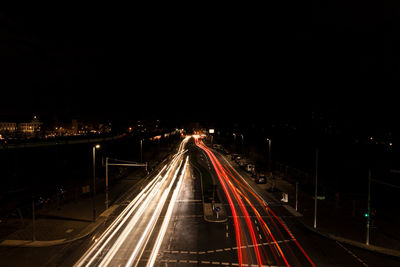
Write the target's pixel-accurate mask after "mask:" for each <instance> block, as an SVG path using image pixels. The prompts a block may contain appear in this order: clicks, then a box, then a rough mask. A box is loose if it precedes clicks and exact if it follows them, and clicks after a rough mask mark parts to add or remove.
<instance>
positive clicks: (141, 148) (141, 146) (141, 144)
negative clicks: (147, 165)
mask: <svg viewBox="0 0 400 267" xmlns="http://www.w3.org/2000/svg"><path fill="white" fill-rule="evenodd" d="M142 162H143V139H140V163H142Z"/></svg>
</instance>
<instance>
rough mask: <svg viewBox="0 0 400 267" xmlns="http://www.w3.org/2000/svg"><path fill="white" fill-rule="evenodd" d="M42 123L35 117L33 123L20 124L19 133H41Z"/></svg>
mask: <svg viewBox="0 0 400 267" xmlns="http://www.w3.org/2000/svg"><path fill="white" fill-rule="evenodd" d="M41 126H42V123H41V122H40V121H39V119H38V118H37V117H36V116H34V117H33V119H32V121H31V122H21V123H18V131H19V132H20V133H24V134H28V135H29V134H35V133H38V132H40V130H41Z"/></svg>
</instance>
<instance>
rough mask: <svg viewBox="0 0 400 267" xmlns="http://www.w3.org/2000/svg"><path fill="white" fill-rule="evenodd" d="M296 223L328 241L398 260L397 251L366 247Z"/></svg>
mask: <svg viewBox="0 0 400 267" xmlns="http://www.w3.org/2000/svg"><path fill="white" fill-rule="evenodd" d="M297 221H298V222H300V223H301V225H302V226H304V227H305V228H306V229H308V230H309V231H312V232H314V233H315V234H318V235H320V236H323V237H325V238H329V239H331V240H334V241H337V242H339V243H343V244H347V245H350V246H353V247H357V248H361V249H364V250H368V251H371V252H375V253H380V254H383V255H385V256H391V257H396V258H400V251H398V250H394V249H389V248H384V247H379V246H375V245H366V244H364V243H361V242H357V241H354V240H351V239H347V238H343V237H340V236H336V235H333V234H330V233H324V232H321V231H318V230H316V229H314V228H313V227H311V226H308V225H307V224H305V223H304V222H303V221H302V220H300V219H298V220H297Z"/></svg>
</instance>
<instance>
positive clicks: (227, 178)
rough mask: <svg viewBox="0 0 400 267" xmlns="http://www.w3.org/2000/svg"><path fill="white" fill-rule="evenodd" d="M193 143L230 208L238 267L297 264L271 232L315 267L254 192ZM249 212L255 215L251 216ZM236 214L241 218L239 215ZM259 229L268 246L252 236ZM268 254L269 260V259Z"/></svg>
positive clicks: (243, 181) (233, 173) (295, 258)
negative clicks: (215, 177) (269, 221)
mask: <svg viewBox="0 0 400 267" xmlns="http://www.w3.org/2000/svg"><path fill="white" fill-rule="evenodd" d="M195 140H196V145H197V146H198V147H199V148H201V149H202V150H203V151H204V152H205V153H206V154H207V155H208V157H209V159H210V161H211V163H212V165H213V167H214V170H215V172H216V175H217V177H218V180H219V182H220V183H221V187H222V189H223V191H224V193H225V196H226V198H227V200H228V203H229V206H230V208H231V211H232V216H233V223H234V227H235V234H236V244H237V247H238V260H239V266H243V265H248V266H249V265H253V264H257V265H258V266H263V265H264V266H265V264H272V263H273V262H272V261H274V262H275V264H278V265H280V266H281V265H285V266H290V264H289V260H288V259H287V256H288V255H290V256H291V257H290V258H291V259H292V260H291V262H292V261H293V262H294V263H293V264H295V265H301V263H300V260H299V259H298V258H297V257H296V254H295V253H294V251H293V249H292V247H291V246H290V245H289V244H288V242H283V241H277V238H276V237H275V236H274V234H273V232H275V233H277V234H278V236H279V237H280V239H282V240H285V239H286V240H285V241H294V243H295V244H296V246H297V248H298V249H299V250H300V251H301V254H303V255H304V257H305V260H303V261H305V262H308V263H309V264H310V265H311V266H315V264H314V263H313V262H312V260H311V259H310V257H309V256H308V255H307V254H306V252H305V251H304V249H303V248H302V247H301V246H300V244H299V243H298V242H297V240H296V239H295V237H294V236H293V234H292V233H291V232H290V231H289V229H288V228H287V227H286V225H285V224H284V223H283V222H282V221H281V220H280V219H279V218H278V216H276V214H275V213H274V212H273V211H272V210H271V208H270V207H268V205H267V204H266V203H265V201H264V200H263V199H262V198H261V197H260V196H259V195H258V194H257V193H256V192H254V190H253V189H252V188H251V186H250V185H249V184H248V183H247V182H246V181H245V180H244V178H243V177H242V176H241V175H240V174H239V173H238V172H237V171H236V170H235V169H234V168H233V167H232V166H230V165H229V164H227V165H222V164H221V162H220V161H219V160H218V159H217V157H216V156H215V155H214V153H213V152H212V151H211V150H210V149H208V147H207V146H205V145H204V143H203V142H202V141H201V140H200V139H199V138H195ZM243 199H244V201H243ZM251 199H253V202H254V204H256V205H257V206H258V207H259V209H260V207H261V209H260V210H258V209H257V207H256V206H255V205H254V204H253V202H252V201H251ZM250 213H251V214H254V215H255V216H251V215H250ZM239 214H240V215H241V216H239ZM261 214H265V215H267V216H268V217H270V218H271V222H272V225H268V224H267V222H266V221H265V220H264V219H263V216H262V215H261ZM252 217H255V218H256V220H254V222H255V223H256V225H255V224H254V222H253V221H252V220H251V218H252ZM259 226H260V227H261V231H262V232H261V233H263V234H264V236H265V238H266V239H267V241H268V244H269V245H268V246H265V245H263V244H265V241H264V242H263V240H262V239H261V238H262V236H261V233H260V234H259V238H257V237H256V230H255V228H257V230H258V231H259V232H260V227H259ZM271 227H272V228H271ZM281 229H283V231H281ZM285 236H289V237H290V239H288V238H285ZM249 237H250V238H249ZM279 243H284V244H285V246H286V248H287V250H286V251H287V253H286V254H287V255H285V253H284V251H283V250H282V248H281V246H279ZM268 248H269V250H268ZM288 253H289V254H288ZM271 254H272V257H270V256H269V255H271ZM298 254H299V253H298Z"/></svg>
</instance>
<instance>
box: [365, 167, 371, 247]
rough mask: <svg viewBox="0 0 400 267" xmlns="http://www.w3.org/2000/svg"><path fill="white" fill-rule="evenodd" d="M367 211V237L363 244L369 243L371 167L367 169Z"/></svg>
mask: <svg viewBox="0 0 400 267" xmlns="http://www.w3.org/2000/svg"><path fill="white" fill-rule="evenodd" d="M367 205H368V211H367V237H366V241H365V244H366V245H369V229H370V221H371V169H369V170H368V203H367Z"/></svg>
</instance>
